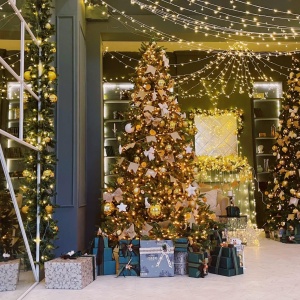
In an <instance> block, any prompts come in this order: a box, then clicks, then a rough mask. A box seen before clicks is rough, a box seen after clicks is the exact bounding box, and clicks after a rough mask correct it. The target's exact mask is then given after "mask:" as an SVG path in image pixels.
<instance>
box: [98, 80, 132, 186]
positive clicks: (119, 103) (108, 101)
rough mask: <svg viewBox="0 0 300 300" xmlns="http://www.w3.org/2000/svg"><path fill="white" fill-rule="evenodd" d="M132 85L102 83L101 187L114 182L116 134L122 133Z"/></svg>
mask: <svg viewBox="0 0 300 300" xmlns="http://www.w3.org/2000/svg"><path fill="white" fill-rule="evenodd" d="M132 89H133V84H132V83H129V82H105V83H103V120H102V121H103V122H102V123H103V138H102V145H103V160H102V161H103V162H104V164H103V166H104V167H103V170H102V178H103V183H102V187H106V184H107V183H109V182H110V181H113V180H114V175H113V174H111V173H110V172H111V166H112V165H113V164H114V163H115V162H116V158H117V156H118V151H119V144H118V141H117V134H118V133H119V132H122V131H124V126H123V123H124V121H125V120H124V114H123V113H124V112H125V111H126V110H127V109H128V108H129V105H130V101H131V91H132Z"/></svg>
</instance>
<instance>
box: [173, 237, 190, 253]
mask: <svg viewBox="0 0 300 300" xmlns="http://www.w3.org/2000/svg"><path fill="white" fill-rule="evenodd" d="M188 245H189V240H188V239H187V238H178V239H176V240H175V241H174V248H175V251H178V252H187V251H188Z"/></svg>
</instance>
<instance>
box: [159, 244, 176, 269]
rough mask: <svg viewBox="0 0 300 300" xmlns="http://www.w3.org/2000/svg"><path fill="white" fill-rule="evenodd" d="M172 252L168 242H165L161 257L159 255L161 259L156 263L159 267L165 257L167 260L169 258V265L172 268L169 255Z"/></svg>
mask: <svg viewBox="0 0 300 300" xmlns="http://www.w3.org/2000/svg"><path fill="white" fill-rule="evenodd" d="M170 253H171V249H170V247H169V245H168V244H163V245H162V246H161V249H160V257H159V259H158V261H157V263H156V267H159V265H160V263H161V261H162V260H163V258H164V257H165V258H166V260H167V263H168V266H169V267H170V268H172V264H171V261H170V257H169V254H170Z"/></svg>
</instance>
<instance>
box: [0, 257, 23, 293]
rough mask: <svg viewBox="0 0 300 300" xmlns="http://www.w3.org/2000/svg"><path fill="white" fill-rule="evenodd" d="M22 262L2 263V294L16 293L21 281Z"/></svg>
mask: <svg viewBox="0 0 300 300" xmlns="http://www.w3.org/2000/svg"><path fill="white" fill-rule="evenodd" d="M19 268H20V260H19V259H14V260H9V261H7V262H0V292H3V291H14V290H15V289H16V287H17V282H18V279H19Z"/></svg>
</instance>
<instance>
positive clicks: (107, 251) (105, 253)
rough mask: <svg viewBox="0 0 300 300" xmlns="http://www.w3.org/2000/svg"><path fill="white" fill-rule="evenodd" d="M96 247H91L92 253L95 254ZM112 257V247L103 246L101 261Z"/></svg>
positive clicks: (109, 259) (96, 251)
mask: <svg viewBox="0 0 300 300" xmlns="http://www.w3.org/2000/svg"><path fill="white" fill-rule="evenodd" d="M97 253H98V248H93V254H94V255H97ZM112 259H113V256H112V248H104V249H103V261H111V260H112Z"/></svg>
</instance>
